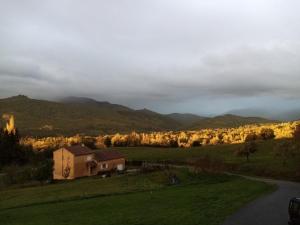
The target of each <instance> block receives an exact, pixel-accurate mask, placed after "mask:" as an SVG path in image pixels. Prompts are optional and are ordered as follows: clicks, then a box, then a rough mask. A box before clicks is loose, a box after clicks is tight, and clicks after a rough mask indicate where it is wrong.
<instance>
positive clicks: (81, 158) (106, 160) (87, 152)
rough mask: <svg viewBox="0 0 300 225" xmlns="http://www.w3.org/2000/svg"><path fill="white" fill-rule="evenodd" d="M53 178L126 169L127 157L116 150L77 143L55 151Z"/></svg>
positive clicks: (71, 177) (73, 177) (68, 177)
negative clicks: (94, 147)
mask: <svg viewBox="0 0 300 225" xmlns="http://www.w3.org/2000/svg"><path fill="white" fill-rule="evenodd" d="M53 160H54V170H53V178H54V179H56V180H63V179H76V178H78V177H85V176H94V175H97V174H101V173H107V172H111V171H115V170H119V171H122V170H124V169H125V157H124V156H123V155H122V154H121V153H119V152H117V151H114V150H105V151H102V150H96V151H93V150H91V149H89V148H88V147H85V146H81V145H77V146H69V147H64V148H60V149H58V150H56V151H54V152H53Z"/></svg>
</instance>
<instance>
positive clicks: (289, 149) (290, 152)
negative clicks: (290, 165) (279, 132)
mask: <svg viewBox="0 0 300 225" xmlns="http://www.w3.org/2000/svg"><path fill="white" fill-rule="evenodd" d="M274 151H275V154H276V156H279V157H281V158H282V164H283V165H286V163H287V160H288V159H289V158H292V157H294V156H295V154H296V146H295V145H294V144H293V142H292V141H288V140H285V141H282V142H280V143H278V144H277V145H275V147H274Z"/></svg>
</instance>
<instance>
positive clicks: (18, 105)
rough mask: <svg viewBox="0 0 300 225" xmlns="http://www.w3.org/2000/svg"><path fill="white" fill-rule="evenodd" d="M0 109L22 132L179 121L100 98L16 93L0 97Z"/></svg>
mask: <svg viewBox="0 0 300 225" xmlns="http://www.w3.org/2000/svg"><path fill="white" fill-rule="evenodd" d="M0 113H1V114H4V113H11V114H13V115H15V118H16V125H17V127H18V128H19V130H20V131H21V132H22V133H23V134H25V135H27V134H28V135H37V136H45V135H62V134H63V135H74V134H77V133H85V134H89V135H97V134H99V133H115V132H130V131H132V130H136V131H152V130H154V131H158V130H169V129H177V128H178V127H179V123H178V122H176V121H174V120H172V119H171V118H168V117H166V116H164V115H161V114H158V113H151V114H149V113H145V112H143V111H135V110H132V109H129V108H126V107H124V106H119V105H114V104H110V103H101V102H96V101H95V102H50V101H44V100H35V99H30V98H28V97H26V96H16V97H11V98H6V99H1V100H0Z"/></svg>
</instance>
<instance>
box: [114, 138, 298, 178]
mask: <svg viewBox="0 0 300 225" xmlns="http://www.w3.org/2000/svg"><path fill="white" fill-rule="evenodd" d="M278 142H280V141H278V140H268V141H261V142H259V143H258V151H257V152H256V153H255V154H253V155H251V157H250V162H247V161H246V159H245V158H244V157H237V156H236V155H235V154H234V153H235V151H236V150H237V149H239V148H240V147H241V145H215V146H202V147H195V148H189V149H185V148H151V147H126V148H118V150H119V151H121V152H122V153H124V154H125V155H126V157H127V159H128V160H145V161H152V162H156V161H165V160H169V161H172V162H175V163H186V162H190V161H194V160H196V159H197V158H198V159H199V158H203V157H208V158H210V159H212V160H219V161H220V162H223V163H225V164H226V165H227V166H229V167H230V168H231V167H232V168H235V172H240V173H243V174H248V175H258V176H268V177H274V178H281V179H292V180H299V179H300V163H299V162H300V154H299V153H300V151H298V152H299V153H298V154H297V155H295V156H294V157H291V158H289V159H288V161H287V163H286V164H285V165H284V164H283V159H282V158H280V157H278V156H276V154H275V152H274V145H275V144H277V143H278Z"/></svg>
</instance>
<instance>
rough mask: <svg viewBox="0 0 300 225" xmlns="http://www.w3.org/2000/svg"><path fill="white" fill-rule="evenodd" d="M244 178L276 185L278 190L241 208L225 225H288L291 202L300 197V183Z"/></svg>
mask: <svg viewBox="0 0 300 225" xmlns="http://www.w3.org/2000/svg"><path fill="white" fill-rule="evenodd" d="M243 177H245V178H247V179H252V180H258V181H263V182H266V183H271V184H276V185H277V186H278V189H277V190H276V191H275V192H273V193H271V194H269V195H267V196H263V197H261V198H259V199H257V200H255V201H253V202H251V203H250V204H248V205H246V206H245V207H243V208H241V209H240V210H239V211H237V212H236V213H235V214H233V215H231V216H230V217H228V218H227V220H226V221H225V222H224V223H223V225H287V224H288V204H289V200H290V199H291V198H292V197H300V183H294V182H289V181H280V180H272V179H264V178H254V177H247V176H243Z"/></svg>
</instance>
